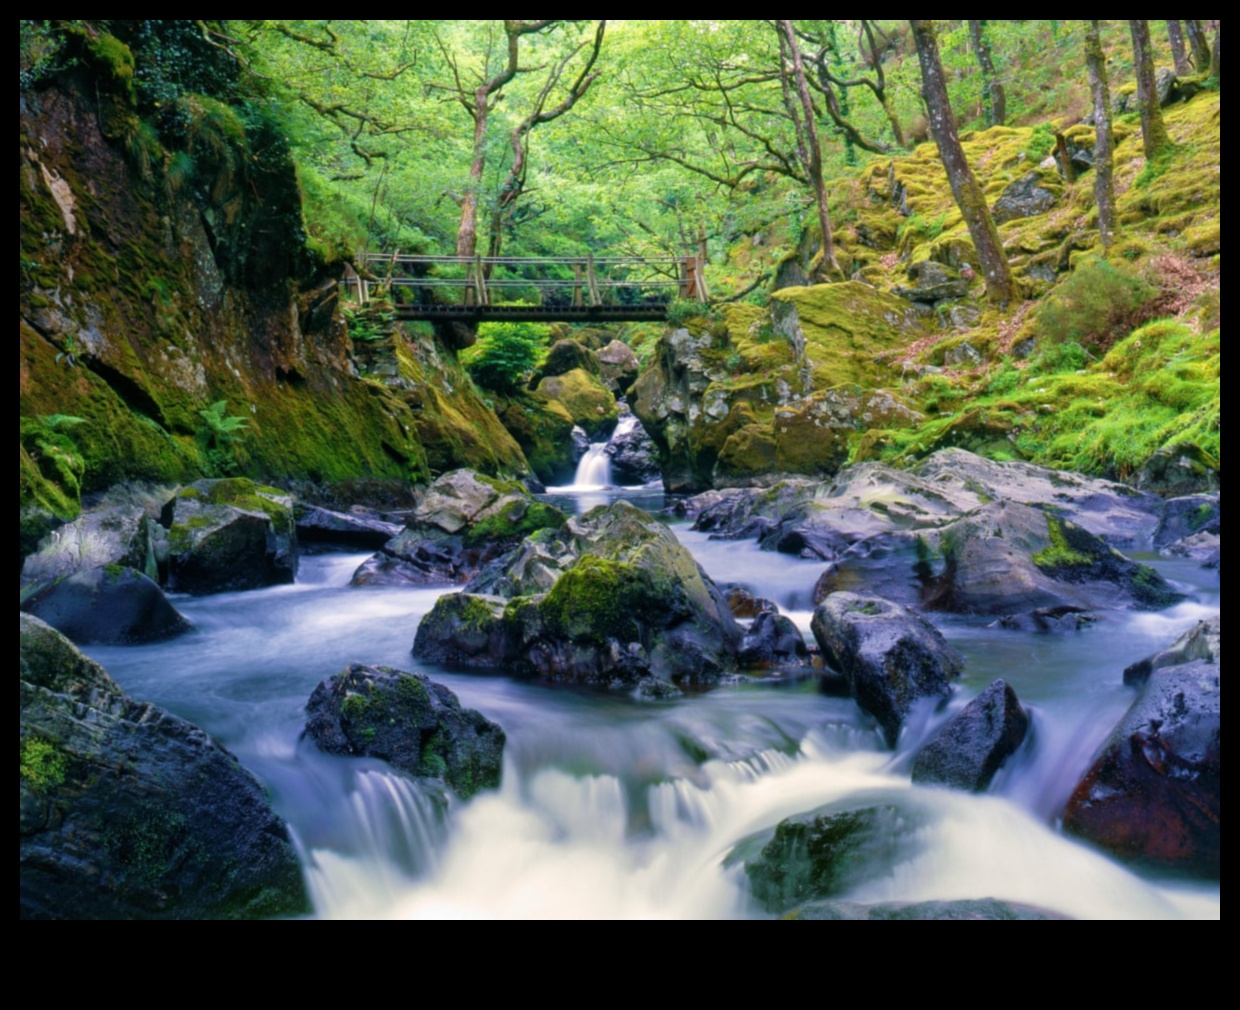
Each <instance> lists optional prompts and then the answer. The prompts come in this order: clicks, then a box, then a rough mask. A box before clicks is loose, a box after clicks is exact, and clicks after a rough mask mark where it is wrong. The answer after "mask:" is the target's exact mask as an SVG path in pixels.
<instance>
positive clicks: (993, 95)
mask: <svg viewBox="0 0 1240 1010" xmlns="http://www.w3.org/2000/svg"><path fill="white" fill-rule="evenodd" d="M986 24H987V23H986V22H985V21H970V22H969V35H970V36H972V38H973V49H974V51H975V52H976V53H977V62H978V65H979V66H980V67H981V68H982V96H983V103H984V105H985V107H986V122H987V124H988V125H990V126H1002V125H1003V124H1004V122H1005V121H1006V120H1007V92H1006V91H1004V90H1003V82H1002V81H1000V80H999V74H998V73H997V72H996V71H995V61H994V57H993V56H992V55H991V52H990V43H989V42H987V41H986Z"/></svg>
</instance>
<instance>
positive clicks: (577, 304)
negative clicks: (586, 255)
mask: <svg viewBox="0 0 1240 1010" xmlns="http://www.w3.org/2000/svg"><path fill="white" fill-rule="evenodd" d="M573 308H575V309H579V308H581V264H580V263H574V264H573Z"/></svg>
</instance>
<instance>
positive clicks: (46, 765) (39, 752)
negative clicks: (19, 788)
mask: <svg viewBox="0 0 1240 1010" xmlns="http://www.w3.org/2000/svg"><path fill="white" fill-rule="evenodd" d="M68 772H69V755H68V753H66V752H65V751H64V750H62V749H61V748H60V747H59V746H57V745H56V744H55V743H54V742H53V741H51V740H45V739H41V738H39V737H27V738H26V739H24V740H22V741H21V745H20V760H19V773H20V777H21V779H22V781H24V782H28V783H29V784H30V787H31V788H32V789H34V790H35V791H36V792H40V793H46V792H50V791H51V790H53V789H57V788H59V787H60V786H62V785H64V783H65V777H66V776H67V774H68Z"/></svg>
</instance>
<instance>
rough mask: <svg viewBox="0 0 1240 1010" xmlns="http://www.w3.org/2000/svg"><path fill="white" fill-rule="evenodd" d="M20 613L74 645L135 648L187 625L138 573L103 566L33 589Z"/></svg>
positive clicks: (184, 629)
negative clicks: (41, 622) (49, 627)
mask: <svg viewBox="0 0 1240 1010" xmlns="http://www.w3.org/2000/svg"><path fill="white" fill-rule="evenodd" d="M21 609H22V610H23V611H24V612H25V613H28V614H33V615H34V616H35V617H37V618H39V620H41V621H43V622H45V623H47V624H49V625H51V626H52V627H53V628H55V629H56V630H57V631H59V632H60V633H61V634H62V635H65V636H66V637H68V638H70V639H72V640H73V641H74V642H77V643H78V644H79V645H86V644H98V645H137V644H140V643H142V642H156V641H160V640H162V639H166V638H174V637H175V636H177V635H181V634H184V633H185V632H187V631H189V630H190V628H191V627H192V625H191V624H190V623H189V621H187V620H186V619H185V618H184V617H182V616H181V615H180V614H179V613H177V611H176V608H175V607H173V606H172V604H171V603H169V602H168V598H167V597H166V596H164V594H163V591H162V590H161V589H160V588H159V586H157V585H156V584H155V583H154V582H152V581H151V580H150V579H148V578H147V577H146V576H145V575H143V574H142V573H141V572H135V571H134V570H133V569H132V568H124V567H122V566H120V565H108V566H106V567H104V568H93V569H91V570H89V571H84V572H78V573H76V574H75V575H69V576H65V577H62V578H59V579H56V580H54V581H52V582H48V583H44V584H43V585H40V586H36V587H33V588H32V589H31V590H30V591H28V592H27V593H25V594H23V596H22V600H21Z"/></svg>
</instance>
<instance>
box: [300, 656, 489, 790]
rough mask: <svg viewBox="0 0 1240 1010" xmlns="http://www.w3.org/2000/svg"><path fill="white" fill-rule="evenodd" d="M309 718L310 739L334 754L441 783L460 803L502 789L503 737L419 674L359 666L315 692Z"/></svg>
mask: <svg viewBox="0 0 1240 1010" xmlns="http://www.w3.org/2000/svg"><path fill="white" fill-rule="evenodd" d="M306 715H307V721H306V735H307V736H309V737H310V739H312V740H313V741H314V742H315V744H316V745H317V746H318V748H319V749H320V750H322V751H326V752H327V753H328V754H341V755H359V756H365V757H373V758H378V759H380V760H382V761H386V762H388V764H390V765H391V766H392V767H393V768H396V769H399V770H400V771H403V772H405V773H407V774H409V775H413V776H416V777H418V778H432V779H441V780H442V781H444V782H445V783H447V785H448V786H449V787H451V789H452V790H453V791H454V792H455V793H456V794H457V795H458V796H460V797H461V799H469V798H470V797H471V796H473V795H474V794H475V793H477V792H479V791H481V790H484V789H495V788H497V787H498V786H499V783H500V773H501V772H502V770H503V755H504V742H505V737H504V731H503V730H502V729H500V727H499V726H497V725H496V724H495V723H493V722H491V721H490V720H489V719H487V718H485V717H484V716H483V715H482V714H481V713H479V712H475V711H474V710H473V709H470V708H462V707H461V703H460V700H459V699H458V698H457V696H456V695H455V694H453V693H452V692H451V691H450V690H448V689H447V688H446V687H444V686H443V685H442V684H436V683H435V682H434V681H433V680H431V679H430V678H428V677H424V676H422V675H420V674H415V673H404V672H402V671H400V670H393V669H392V668H391V667H386V666H378V667H373V666H363V665H361V664H358V663H355V664H354V665H352V666H350V667H349V668H348V669H347V670H345V671H343V672H342V673H339V674H337V675H336V676H335V677H334V678H332V679H331V680H325V681H323V683H321V684H320V685H319V686H318V687H317V688H315V690H314V694H312V695H311V696H310V703H309V705H308V706H307V708H306Z"/></svg>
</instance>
